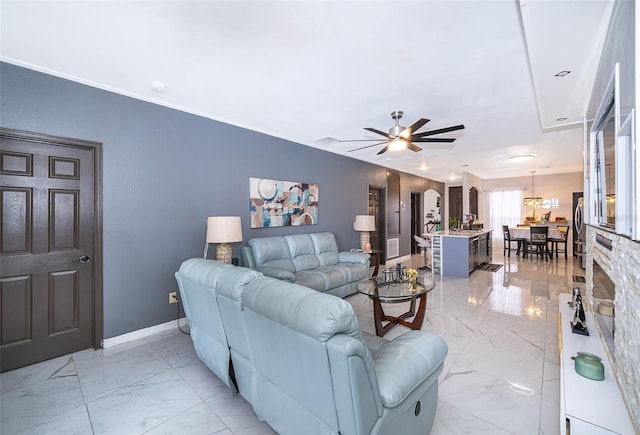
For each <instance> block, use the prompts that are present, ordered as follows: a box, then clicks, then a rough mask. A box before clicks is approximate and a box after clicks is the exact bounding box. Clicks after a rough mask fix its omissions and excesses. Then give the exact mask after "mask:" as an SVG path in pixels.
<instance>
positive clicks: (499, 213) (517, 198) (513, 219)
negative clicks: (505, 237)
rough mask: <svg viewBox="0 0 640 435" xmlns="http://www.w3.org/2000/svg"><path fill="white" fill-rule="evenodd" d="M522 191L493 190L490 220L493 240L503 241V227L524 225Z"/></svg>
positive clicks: (490, 201) (490, 193) (491, 193)
mask: <svg viewBox="0 0 640 435" xmlns="http://www.w3.org/2000/svg"><path fill="white" fill-rule="evenodd" d="M523 196H524V195H523V193H522V190H520V189H512V190H493V191H490V192H489V219H490V224H491V226H490V228H491V229H492V230H493V236H492V237H493V239H496V240H501V239H502V225H508V226H509V227H515V226H516V225H518V224H519V223H522V215H521V211H522V199H523Z"/></svg>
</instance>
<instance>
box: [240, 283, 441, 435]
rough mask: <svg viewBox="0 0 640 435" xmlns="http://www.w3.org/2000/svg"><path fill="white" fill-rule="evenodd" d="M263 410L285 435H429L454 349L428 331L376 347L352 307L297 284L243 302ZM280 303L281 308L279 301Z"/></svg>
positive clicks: (250, 292) (265, 288) (256, 292)
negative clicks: (441, 377)
mask: <svg viewBox="0 0 640 435" xmlns="http://www.w3.org/2000/svg"><path fill="white" fill-rule="evenodd" d="M242 300H243V305H244V311H245V320H246V324H247V337H248V340H249V346H250V348H251V355H252V356H253V361H254V365H255V373H256V396H257V398H258V401H259V404H256V405H257V406H256V405H254V408H255V409H256V413H257V414H258V417H260V418H264V419H265V420H266V421H267V422H268V423H269V424H270V425H271V427H273V428H274V429H275V430H276V431H278V432H279V433H281V434H302V433H304V434H312V433H317V434H338V433H340V434H341V435H356V434H379V435H386V434H391V433H395V434H403V435H404V434H421V435H423V434H427V433H428V432H429V430H430V429H431V427H432V425H433V420H434V416H435V412H436V405H437V399H438V376H439V374H440V373H441V372H442V367H443V362H444V359H445V357H446V355H447V344H446V342H445V341H444V340H443V339H442V338H441V337H439V336H437V335H435V334H431V333H428V332H426V331H408V332H406V333H405V334H403V335H401V336H399V337H397V338H396V339H394V340H393V341H386V340H384V339H382V340H378V341H377V342H376V343H375V346H372V347H373V349H370V347H368V346H367V344H366V343H365V341H364V339H363V334H362V332H361V331H360V327H359V326H358V322H357V318H356V315H355V313H354V311H353V308H352V306H351V305H350V304H349V303H348V302H346V301H344V300H342V299H340V298H337V297H335V296H331V295H327V294H322V293H319V292H316V291H314V290H311V289H308V288H305V287H300V286H297V285H295V284H288V285H286V286H285V285H283V283H281V282H278V281H275V280H273V281H270V282H261V285H260V287H259V288H251V289H249V288H247V290H246V291H245V293H244V294H243V298H242ZM274 301H277V303H274Z"/></svg>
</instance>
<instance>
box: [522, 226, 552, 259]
mask: <svg viewBox="0 0 640 435" xmlns="http://www.w3.org/2000/svg"><path fill="white" fill-rule="evenodd" d="M528 254H529V255H530V256H531V257H533V254H535V255H536V257H538V256H540V255H543V256H544V260H545V261H547V260H549V259H551V255H552V254H551V251H550V250H549V227H546V226H540V227H531V228H529V252H528Z"/></svg>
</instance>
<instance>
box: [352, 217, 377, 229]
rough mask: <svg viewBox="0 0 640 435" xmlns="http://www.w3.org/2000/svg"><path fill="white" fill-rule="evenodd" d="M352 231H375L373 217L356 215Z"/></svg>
mask: <svg viewBox="0 0 640 435" xmlns="http://www.w3.org/2000/svg"><path fill="white" fill-rule="evenodd" d="M353 229H354V230H356V231H375V230H376V220H375V217H374V216H370V215H363V214H359V215H356V220H355V222H353Z"/></svg>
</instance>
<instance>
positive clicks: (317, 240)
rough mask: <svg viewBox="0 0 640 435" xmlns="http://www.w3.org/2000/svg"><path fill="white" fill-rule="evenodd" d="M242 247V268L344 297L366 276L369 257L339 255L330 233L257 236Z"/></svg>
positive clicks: (362, 254)
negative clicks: (243, 266)
mask: <svg viewBox="0 0 640 435" xmlns="http://www.w3.org/2000/svg"><path fill="white" fill-rule="evenodd" d="M247 243H248V245H247V246H243V247H242V257H243V259H244V265H245V266H246V267H249V268H251V269H255V270H258V271H260V272H262V273H263V274H264V275H267V276H271V277H273V278H277V279H282V280H286V281H289V282H293V283H296V284H300V285H303V286H305V287H309V288H312V289H314V290H317V291H320V292H327V293H329V294H332V295H335V296H340V297H342V298H343V297H345V296H349V295H351V294H353V293H355V292H356V286H357V285H358V282H360V281H362V280H363V279H365V278H368V277H369V260H370V257H369V254H365V253H362V252H350V251H345V252H339V251H338V244H337V243H336V238H335V236H334V235H333V233H330V232H324V233H314V234H295V235H289V236H282V237H260V238H254V239H251V240H249V241H248V242H247Z"/></svg>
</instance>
